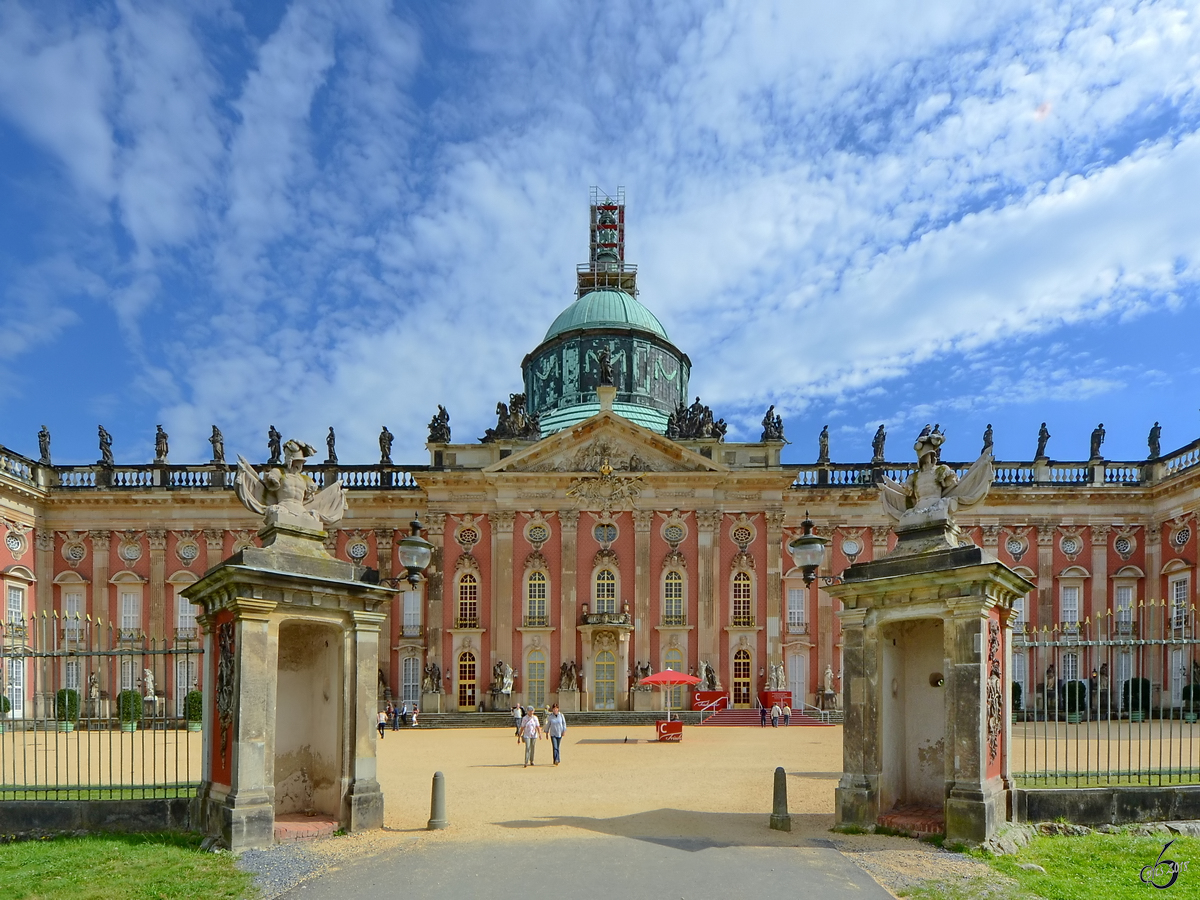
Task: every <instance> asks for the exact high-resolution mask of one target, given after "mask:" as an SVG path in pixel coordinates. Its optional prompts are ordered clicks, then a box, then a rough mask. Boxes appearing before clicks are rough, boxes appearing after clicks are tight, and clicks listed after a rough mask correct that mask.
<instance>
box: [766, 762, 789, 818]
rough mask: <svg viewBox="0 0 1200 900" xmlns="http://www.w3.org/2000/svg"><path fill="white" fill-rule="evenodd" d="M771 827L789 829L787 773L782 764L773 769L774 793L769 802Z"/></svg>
mask: <svg viewBox="0 0 1200 900" xmlns="http://www.w3.org/2000/svg"><path fill="white" fill-rule="evenodd" d="M771 827H772V828H774V829H775V830H776V831H791V830H792V817H791V815H789V814H788V805H787V773H786V772H784V771H783V766H778V767H777V768H776V769H775V795H774V798H773V800H772V802H771Z"/></svg>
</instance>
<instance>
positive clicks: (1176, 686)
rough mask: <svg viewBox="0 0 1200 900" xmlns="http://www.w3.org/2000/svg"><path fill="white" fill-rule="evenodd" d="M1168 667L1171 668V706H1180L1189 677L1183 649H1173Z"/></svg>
mask: <svg viewBox="0 0 1200 900" xmlns="http://www.w3.org/2000/svg"><path fill="white" fill-rule="evenodd" d="M1168 665H1170V667H1171V673H1170V674H1171V705H1172V706H1178V705H1179V704H1181V703H1182V702H1183V686H1184V685H1185V684H1186V683H1187V677H1188V666H1187V663H1186V662H1184V657H1183V648H1182V647H1174V648H1172V650H1171V661H1170V663H1169V664H1168Z"/></svg>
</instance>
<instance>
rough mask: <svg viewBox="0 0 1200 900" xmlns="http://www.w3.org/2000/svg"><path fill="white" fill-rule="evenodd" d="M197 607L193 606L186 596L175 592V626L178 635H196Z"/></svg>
mask: <svg viewBox="0 0 1200 900" xmlns="http://www.w3.org/2000/svg"><path fill="white" fill-rule="evenodd" d="M198 609H199V607H197V606H194V605H193V604H192V602H191V601H190V600H188V599H187V598H186V597H181V596H179V594H178V593H176V594H175V611H176V614H175V622H176V625H175V627H176V628H178V629H179V631H180V636H181V637H185V636H187V635H191V636H192V637H195V635H196V612H197V610H198Z"/></svg>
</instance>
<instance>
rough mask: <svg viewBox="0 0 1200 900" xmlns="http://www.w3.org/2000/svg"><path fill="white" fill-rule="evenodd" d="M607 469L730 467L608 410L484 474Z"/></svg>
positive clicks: (724, 469)
mask: <svg viewBox="0 0 1200 900" xmlns="http://www.w3.org/2000/svg"><path fill="white" fill-rule="evenodd" d="M605 465H608V466H609V467H611V469H612V470H613V471H615V472H714V473H726V472H728V471H729V467H728V466H725V465H722V464H721V463H717V462H713V460H711V459H708V458H707V457H704V456H701V455H700V454H699V453H696V452H694V451H692V450H688V449H687V448H686V447H683V446H682V445H680V444H677V443H675V441H672V440H670V439H669V438H665V437H663V436H662V435H661V434H658V433H657V432H654V431H651V430H650V429H648V428H642V427H641V426H640V425H635V424H634V423H633V422H630V421H629V420H628V419H626V418H624V417H622V416H619V415H617V414H616V413H613V412H610V411H609V410H603V411H601V412H599V413H597V414H596V415H594V416H592V417H591V418H590V419H586V420H585V421H583V422H580V423H579V424H578V425H576V426H575V427H573V428H567V429H564V430H563V431H560V432H558V433H557V434H552V435H550V437H548V438H543V439H542V440H540V441H538V442H537V443H536V444H533V445H532V446H530V447H527V448H525V449H524V450H522V451H521V452H520V453H514V454H513V455H512V456H509V457H506V458H505V459H502V460H500V461H499V462H497V463H494V464H493V465H490V466H488V467H487V468H486V469H484V470H483V471H484V472H485V473H489V474H500V473H503V472H530V473H535V472H544V473H550V472H599V471H601V469H602V467H603V466H605Z"/></svg>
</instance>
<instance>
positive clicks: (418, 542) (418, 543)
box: [397, 519, 433, 588]
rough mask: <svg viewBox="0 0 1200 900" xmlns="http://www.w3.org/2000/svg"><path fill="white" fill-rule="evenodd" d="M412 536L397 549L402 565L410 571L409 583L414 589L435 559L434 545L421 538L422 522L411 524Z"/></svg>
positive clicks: (413, 521) (415, 521)
mask: <svg viewBox="0 0 1200 900" xmlns="http://www.w3.org/2000/svg"><path fill="white" fill-rule="evenodd" d="M409 527H410V528H411V529H412V534H410V535H408V536H407V537H405V538H403V539H402V540H401V541H400V544H399V547H398V548H397V552H398V555H399V557H400V565H402V566H404V568H406V569H407V570H408V583H409V584H411V585H412V586H413V587H414V588H415V587H416V586H417V585H418V584H419V583H420V581H421V573H422V572H424V571H425V569H426V568H427V567H428V566H429V560H430V559H431V558H432V557H433V544H431V543H429V541H427V540H425V538H423V537H421V520H420V519H413V520H412V522H411V523H409Z"/></svg>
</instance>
